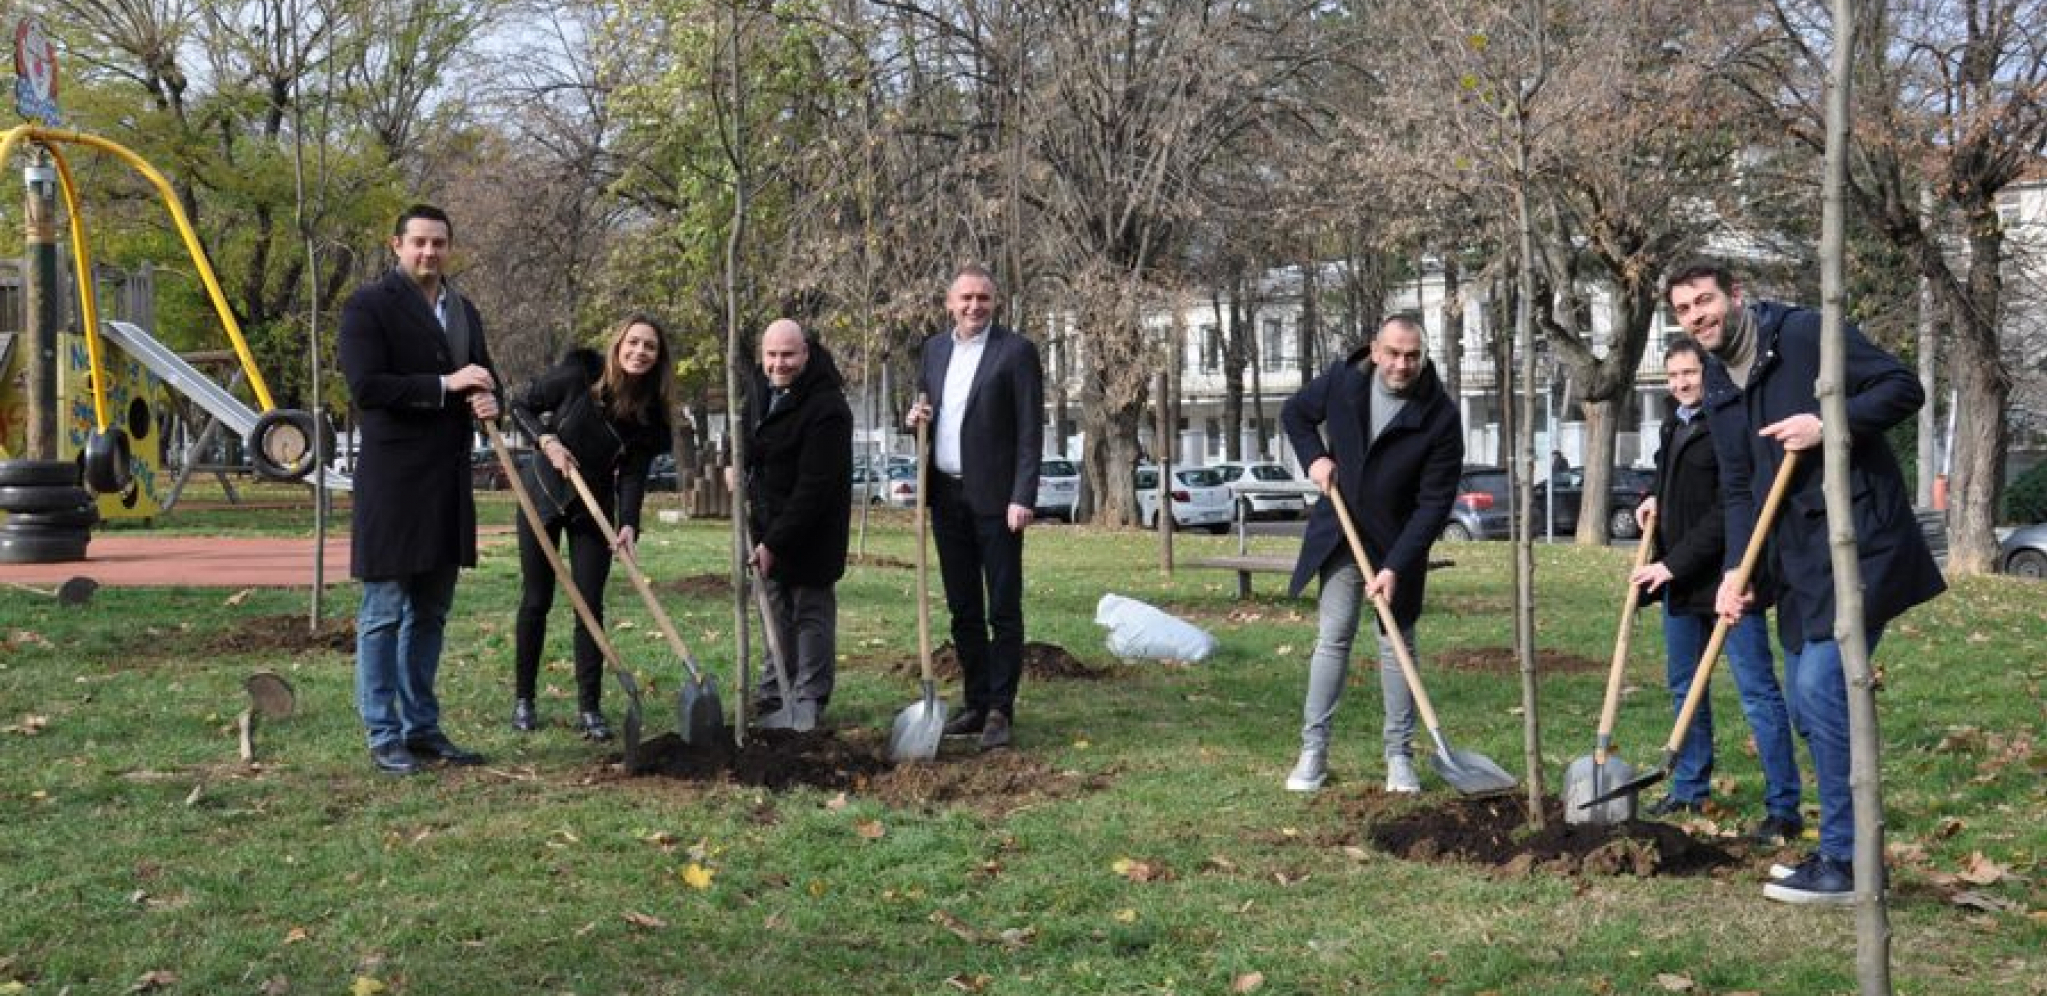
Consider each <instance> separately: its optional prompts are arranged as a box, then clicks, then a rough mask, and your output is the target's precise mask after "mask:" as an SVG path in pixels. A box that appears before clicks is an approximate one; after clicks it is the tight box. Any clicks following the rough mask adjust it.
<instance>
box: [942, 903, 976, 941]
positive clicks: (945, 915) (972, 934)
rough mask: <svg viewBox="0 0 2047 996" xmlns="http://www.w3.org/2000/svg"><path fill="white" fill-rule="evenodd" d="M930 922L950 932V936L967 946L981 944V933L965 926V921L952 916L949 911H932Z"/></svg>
mask: <svg viewBox="0 0 2047 996" xmlns="http://www.w3.org/2000/svg"><path fill="white" fill-rule="evenodd" d="M931 922H932V923H935V924H937V925H939V926H941V927H944V928H945V929H946V930H948V931H951V932H952V936H954V937H957V938H959V939H960V940H962V941H965V942H967V943H968V944H979V943H981V932H980V931H978V930H975V929H974V928H972V927H970V926H967V923H966V921H964V920H961V919H960V918H959V917H956V916H954V915H952V913H951V911H949V910H932V911H931Z"/></svg>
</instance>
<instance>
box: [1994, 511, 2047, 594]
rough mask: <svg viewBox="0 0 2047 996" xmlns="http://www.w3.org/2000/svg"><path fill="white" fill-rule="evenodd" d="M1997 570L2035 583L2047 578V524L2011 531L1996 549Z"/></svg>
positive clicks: (2022, 527)
mask: <svg viewBox="0 0 2047 996" xmlns="http://www.w3.org/2000/svg"><path fill="white" fill-rule="evenodd" d="M1997 569H1998V570H2000V571H2003V572H2004V573H2006V574H2010V575H2012V576H2013V577H2021V578H2031V579H2033V580H2035V581H2038V580H2041V579H2043V578H2047V523H2043V524H2041V525H2037V526H2021V527H2020V528H2018V529H2014V530H2012V531H2011V535H2009V536H2006V537H2005V538H2004V542H2003V543H2001V544H1999V545H1998V547H1997Z"/></svg>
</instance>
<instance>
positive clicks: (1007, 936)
mask: <svg viewBox="0 0 2047 996" xmlns="http://www.w3.org/2000/svg"><path fill="white" fill-rule="evenodd" d="M997 936H998V937H999V938H1000V939H1001V941H1002V943H1003V944H1004V945H1006V946H1008V947H1012V948H1021V947H1028V946H1029V945H1030V943H1031V942H1032V941H1035V940H1037V939H1038V928H1036V927H1010V928H1008V929H1006V930H1004V931H1003V932H1002V933H1001V934H999V935H997Z"/></svg>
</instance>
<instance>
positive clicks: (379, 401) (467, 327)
mask: <svg viewBox="0 0 2047 996" xmlns="http://www.w3.org/2000/svg"><path fill="white" fill-rule="evenodd" d="M454 234H455V233H454V227H453V225H451V224H450V223H449V221H448V216H447V215H446V214H445V213H443V212H442V211H441V210H440V209H439V208H435V207H431V206H428V205H423V204H422V205H414V206H413V207H410V208H407V209H406V211H405V213H404V214H402V215H399V217H398V224H397V227H396V229H395V231H394V233H393V234H392V236H391V251H392V253H393V254H395V255H396V256H397V261H398V265H397V266H396V267H395V268H393V269H392V270H391V271H390V272H389V273H386V274H385V275H384V277H383V278H382V279H380V280H378V281H377V282H376V283H373V284H368V285H366V286H364V287H362V288H360V289H358V290H357V291H356V292H355V293H354V294H351V295H349V298H348V302H347V303H346V304H344V305H343V306H342V309H341V336H340V349H341V370H342V372H343V373H344V374H345V375H346V376H347V377H348V390H349V393H350V395H351V396H352V397H353V398H354V402H355V408H356V411H357V413H358V417H357V431H358V434H359V436H360V441H361V445H360V449H359V450H358V453H357V460H356V472H355V504H354V528H353V531H352V541H351V542H352V546H351V550H350V561H349V571H350V573H351V574H353V575H354V576H355V577H357V578H359V579H361V581H362V606H361V608H360V610H359V611H358V612H357V615H356V637H355V692H356V709H357V711H358V712H360V713H361V714H362V721H363V726H364V727H365V728H366V729H367V730H368V734H369V746H370V760H371V763H372V764H374V765H375V766H376V768H377V770H379V771H383V772H386V773H388V774H394V775H409V774H412V773H413V772H416V771H418V770H419V766H420V761H421V758H426V759H429V760H431V759H436V758H438V759H439V760H441V761H444V762H447V763H450V764H478V763H481V762H482V761H483V758H482V756H481V755H479V754H477V753H476V752H474V751H470V750H466V749H464V748H461V747H457V746H455V744H454V743H453V742H452V741H450V740H449V739H448V735H447V734H445V733H443V732H441V725H440V702H439V700H438V699H437V698H436V697H435V695H434V677H435V673H436V672H437V671H438V670H439V667H440V660H441V632H442V629H443V627H444V625H445V624H446V622H447V619H448V610H449V609H450V608H451V607H452V606H453V604H454V599H455V575H456V571H457V569H459V568H462V567H474V566H476V505H475V499H474V495H472V494H471V492H470V483H469V450H470V445H471V444H470V439H471V436H470V433H471V428H470V420H471V419H472V418H475V419H494V418H497V415H498V401H497V395H496V393H495V392H496V390H497V378H496V376H495V375H493V374H492V373H491V370H492V364H491V360H490V350H489V349H488V348H486V347H485V346H484V341H483V319H482V318H481V316H479V315H478V314H477V311H476V306H475V305H473V304H470V303H469V301H468V299H467V298H464V297H463V296H462V295H461V294H458V293H456V292H455V289H454V288H452V287H450V286H448V282H447V280H446V278H445V277H444V275H443V273H442V266H443V265H444V264H445V263H446V261H447V257H448V250H449V248H450V246H451V245H452V244H453V241H454Z"/></svg>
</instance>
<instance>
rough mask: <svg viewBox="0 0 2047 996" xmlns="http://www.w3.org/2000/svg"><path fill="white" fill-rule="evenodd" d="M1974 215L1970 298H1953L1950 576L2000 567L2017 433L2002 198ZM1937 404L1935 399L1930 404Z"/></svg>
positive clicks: (1972, 208) (1970, 220)
mask: <svg viewBox="0 0 2047 996" xmlns="http://www.w3.org/2000/svg"><path fill="white" fill-rule="evenodd" d="M1967 216H1968V228H1969V232H1970V236H1969V271H1968V286H1967V287H1966V289H1965V293H1966V295H1967V299H1966V300H1965V301H1950V302H1949V306H1948V309H1947V311H1948V318H1949V323H1950V330H1951V332H1952V333H1953V334H1952V336H1951V337H1950V340H1949V341H1950V342H1952V343H1953V348H1954V362H1953V364H1952V372H1951V373H1949V375H1948V376H1949V377H1950V378H1951V379H1952V380H1953V381H1954V386H1955V392H1956V395H1957V402H1956V417H1955V441H1954V453H1953V455H1952V463H1951V471H1952V472H1951V473H1950V474H1949V476H1948V552H1947V557H1948V560H1947V569H1948V572H1949V574H1950V576H1952V575H1955V574H1983V573H1987V572H1989V571H1991V570H1993V569H1994V568H1995V567H1996V561H1997V536H1996V534H1994V533H1993V532H1992V531H1991V527H1992V526H1994V525H1996V524H1997V502H1998V498H1999V496H2000V495H2002V494H2003V493H2004V453H2005V447H2006V445H2007V443H2008V437H2009V434H2010V427H2009V425H2008V423H2007V422H2006V417H2005V412H2006V411H2007V410H2009V405H2010V403H2011V385H2012V376H2011V370H2010V369H2009V368H2008V367H2007V366H2006V365H2005V362H2004V356H2003V354H2002V352H2001V351H2000V350H1999V348H1998V324H1999V318H2000V317H2001V316H2002V314H2003V278H2002V276H2001V275H2000V270H1999V267H2001V266H2002V265H2003V263H2004V233H2003V230H2002V229H2000V228H1999V227H1998V224H1997V214H1996V207H1995V205H1994V204H1988V203H1986V204H1978V205H1971V206H1969V208H1968V211H1967ZM1930 251H1932V252H1938V250H1937V249H1934V250H1930ZM1936 282H1937V281H1936ZM1957 305H1959V307H1958V306H1957ZM1932 403H1933V402H1932V399H1930V398H1929V399H1928V400H1927V404H1928V405H1931V404H1932ZM1957 485H1959V489H1958V488H1957Z"/></svg>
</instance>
